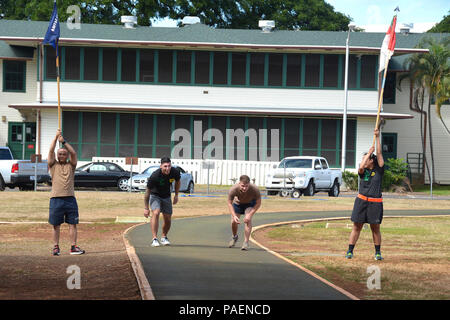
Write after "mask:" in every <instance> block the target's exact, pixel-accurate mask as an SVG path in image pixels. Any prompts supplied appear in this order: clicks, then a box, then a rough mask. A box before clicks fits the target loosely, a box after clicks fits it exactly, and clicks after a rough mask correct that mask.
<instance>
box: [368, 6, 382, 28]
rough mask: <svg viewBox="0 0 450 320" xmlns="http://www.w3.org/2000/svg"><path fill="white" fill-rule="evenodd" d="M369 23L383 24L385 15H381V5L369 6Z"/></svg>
mask: <svg viewBox="0 0 450 320" xmlns="http://www.w3.org/2000/svg"><path fill="white" fill-rule="evenodd" d="M366 13H367V19H366V21H367V24H381V23H383V22H384V21H383V17H382V16H381V9H380V7H379V6H376V5H370V6H369V7H368V8H367V11H366Z"/></svg>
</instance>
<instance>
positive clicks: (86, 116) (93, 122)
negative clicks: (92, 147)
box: [82, 112, 98, 158]
mask: <svg viewBox="0 0 450 320" xmlns="http://www.w3.org/2000/svg"><path fill="white" fill-rule="evenodd" d="M97 124H98V114H97V112H83V135H82V139H83V140H82V141H83V143H85V142H88V143H89V142H90V143H94V142H97V128H98V125H97ZM83 158H85V157H83Z"/></svg>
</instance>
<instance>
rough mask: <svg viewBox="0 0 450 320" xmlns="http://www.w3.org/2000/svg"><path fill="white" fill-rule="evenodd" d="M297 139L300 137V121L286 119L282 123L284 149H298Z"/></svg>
mask: <svg viewBox="0 0 450 320" xmlns="http://www.w3.org/2000/svg"><path fill="white" fill-rule="evenodd" d="M299 137H300V120H299V119H286V120H285V123H284V147H285V148H295V149H298V147H299ZM297 152H298V151H297Z"/></svg>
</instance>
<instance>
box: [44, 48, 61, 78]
mask: <svg viewBox="0 0 450 320" xmlns="http://www.w3.org/2000/svg"><path fill="white" fill-rule="evenodd" d="M58 52H59V64H60V65H61V47H58ZM60 69H62V68H60ZM45 79H48V80H52V79H54V80H56V50H55V49H53V47H51V46H46V47H45Z"/></svg>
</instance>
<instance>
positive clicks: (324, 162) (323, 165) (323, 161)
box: [320, 159, 328, 169]
mask: <svg viewBox="0 0 450 320" xmlns="http://www.w3.org/2000/svg"><path fill="white" fill-rule="evenodd" d="M320 163H321V164H322V168H323V169H328V166H327V162H326V161H325V160H323V159H320Z"/></svg>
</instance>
